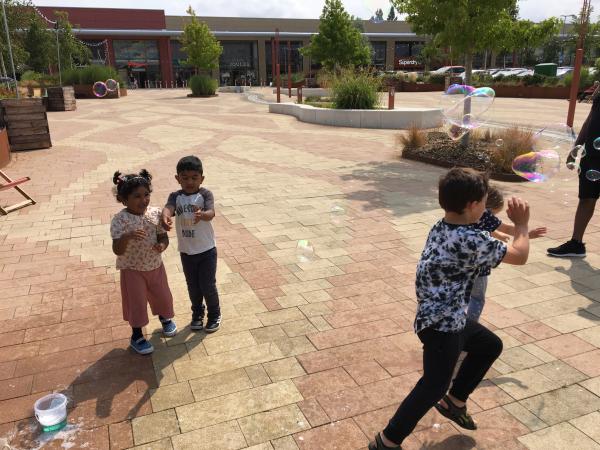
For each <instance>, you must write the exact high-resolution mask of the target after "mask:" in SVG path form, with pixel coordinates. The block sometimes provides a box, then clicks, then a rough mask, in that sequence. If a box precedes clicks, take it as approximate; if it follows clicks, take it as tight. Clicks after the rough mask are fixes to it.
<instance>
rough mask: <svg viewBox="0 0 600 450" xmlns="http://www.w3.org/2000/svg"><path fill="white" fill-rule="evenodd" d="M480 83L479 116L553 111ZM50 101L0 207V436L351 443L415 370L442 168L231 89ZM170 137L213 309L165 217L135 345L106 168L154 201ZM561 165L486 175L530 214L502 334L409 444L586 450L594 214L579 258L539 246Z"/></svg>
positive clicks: (503, 291)
mask: <svg viewBox="0 0 600 450" xmlns="http://www.w3.org/2000/svg"><path fill="white" fill-rule="evenodd" d="M419 95H420V94H416V96H417V97H418V96H419ZM417 97H412V99H415V98H417ZM402 98H403V99H405V100H406V101H409V97H402ZM418 98H421V97H418ZM432 99H433V97H432ZM500 100H501V101H499V102H498V103H497V105H496V107H495V108H496V110H495V112H494V114H496V115H497V116H496V120H498V121H501V120H504V121H508V120H509V119H510V120H511V121H513V120H514V121H516V120H518V121H519V123H522V124H524V123H528V122H529V123H532V124H537V123H538V122H542V121H546V122H549V123H553V122H558V121H559V120H560V119H561V118H562V117H561V116H559V115H558V112H560V111H563V109H565V110H566V103H565V102H564V101H558V100H557V101H548V100H543V101H532V100H519V99H516V100H508V99H500ZM396 101H397V102H398V99H397V100H396ZM535 102H538V103H535ZM587 108H589V106H587V105H581V106H580V107H579V110H578V116H577V117H578V122H579V123H581V121H582V120H583V118H584V117H585V115H586V112H587V110H588V109H587ZM504 118H509V119H504ZM49 119H50V126H51V131H52V139H53V143H54V147H53V148H52V149H50V150H41V151H34V152H22V153H18V154H17V155H16V158H15V159H14V160H13V162H12V163H11V165H10V166H9V167H8V168H7V169H6V172H7V173H8V174H9V175H11V176H15V177H18V176H25V175H27V176H30V177H31V178H32V182H30V183H29V184H28V185H27V186H26V189H27V190H28V191H29V192H30V194H32V195H33V196H34V198H36V200H38V202H39V203H38V204H37V205H36V206H33V207H29V208H27V209H25V210H21V211H20V212H18V213H13V214H11V215H9V216H7V217H0V292H2V295H1V296H0V318H2V319H3V321H2V324H3V327H2V330H1V334H0V448H2V445H4V446H5V448H7V449H31V448H86V449H109V448H110V449H125V448H132V447H133V448H140V449H157V450H158V449H161V450H162V449H176V450H177V449H209V448H210V449H240V448H252V449H253V450H259V449H260V450H267V449H269V450H273V449H276V450H284V449H303V450H304V449H327V450H329V449H341V450H351V449H364V448H365V447H366V446H367V443H368V440H369V439H370V438H371V437H372V436H373V433H374V432H375V431H377V430H379V429H381V428H382V427H383V426H384V425H385V423H386V422H387V420H388V419H389V417H390V416H391V414H392V413H393V411H394V410H395V408H396V407H397V404H398V403H399V402H400V401H401V400H402V399H403V398H404V396H405V395H406V393H407V392H408V390H409V389H410V388H411V387H412V385H413V384H414V382H415V381H416V380H417V379H418V377H419V371H420V369H421V358H420V355H421V353H420V346H419V342H418V339H417V338H416V336H415V335H414V333H413V332H412V331H411V325H412V320H413V317H414V310H415V294H414V271H415V265H416V261H417V258H418V256H419V253H420V251H421V249H422V246H423V243H424V240H425V237H426V234H427V232H428V230H429V228H430V226H431V224H432V223H434V222H435V221H436V220H437V219H438V218H439V217H440V214H441V211H440V210H439V209H438V207H437V201H436V181H437V178H438V177H439V175H440V174H441V173H442V170H441V169H437V168H433V167H429V166H426V165H423V164H418V163H414V162H405V161H402V160H399V159H398V153H399V149H398V148H397V146H396V143H395V137H396V136H395V135H396V132H394V131H391V130H385V131H376V130H360V129H341V128H338V129H336V128H328V127H320V126H315V125H310V124H304V123H299V122H297V121H296V120H295V119H293V118H291V117H287V116H278V115H269V114H268V112H266V106H265V105H261V104H254V103H250V102H248V101H247V100H245V99H244V97H243V96H241V95H238V94H221V95H220V96H219V97H217V98H211V99H189V98H186V97H185V94H184V93H183V92H182V91H172V90H161V91H152V92H142V91H138V92H131V93H130V95H129V96H128V97H125V98H122V99H120V100H105V101H98V100H83V101H78V110H77V111H74V112H60V113H58V112H57V113H50V114H49ZM190 153H194V154H197V155H199V156H200V157H201V158H202V160H203V162H204V167H205V175H206V182H205V183H206V186H207V187H208V188H209V189H211V190H212V191H213V192H214V194H215V198H216V202H217V217H216V219H215V221H214V226H215V229H216V233H217V237H218V250H219V271H218V283H219V289H220V293H221V299H222V300H221V301H222V310H223V314H224V321H223V326H222V329H221V331H219V332H218V333H216V334H214V335H210V336H207V335H205V334H204V333H193V332H191V331H190V330H189V328H188V327H187V325H188V322H189V319H190V311H189V300H188V298H187V291H186V287H185V280H184V277H183V273H182V269H181V264H180V261H179V258H178V255H177V252H176V246H175V245H174V243H175V238H174V236H173V237H172V241H171V242H172V245H171V247H170V248H169V249H168V250H167V252H166V253H165V265H166V267H167V272H168V275H169V280H170V284H171V288H172V290H173V293H174V296H175V309H176V321H177V323H178V325H179V328H180V332H179V334H178V335H177V336H176V337H174V338H168V339H165V338H163V337H162V335H161V334H160V332H159V330H160V325H159V323H158V321H157V320H156V319H153V320H152V322H151V323H150V325H149V326H148V327H147V329H146V332H147V333H148V334H151V336H152V337H151V339H152V342H153V344H154V346H155V348H156V351H155V353H154V354H153V355H152V356H150V357H143V356H138V355H134V354H132V353H131V351H129V350H128V349H127V345H128V338H129V334H130V329H129V327H128V325H127V324H126V323H125V322H123V320H122V316H121V306H120V292H119V287H118V273H117V272H116V271H115V269H114V260H115V257H114V255H113V254H112V251H111V240H110V235H109V223H110V219H111V216H112V214H114V213H115V212H117V211H118V210H119V204H118V203H117V202H116V201H115V199H114V197H113V195H112V193H111V189H112V183H111V181H110V180H111V178H112V174H113V172H114V171H115V170H117V169H119V170H121V171H131V170H136V171H137V170H139V169H141V168H147V169H148V170H149V171H150V172H151V173H152V174H153V175H154V193H153V200H152V204H154V205H162V204H163V203H164V201H165V200H166V196H167V194H168V192H170V191H171V190H173V189H175V188H176V187H177V185H176V184H175V180H174V179H173V175H174V172H175V164H176V162H177V160H178V159H179V158H180V157H181V156H184V155H186V154H190ZM561 177H562V176H561ZM561 177H559V178H557V179H556V182H554V183H552V184H542V185H532V184H523V183H517V184H507V183H500V184H502V187H503V189H504V190H505V192H506V193H507V194H516V195H520V196H523V197H525V198H526V199H527V200H529V202H530V203H531V205H532V208H533V222H534V225H542V224H544V225H547V226H548V227H549V230H550V232H549V237H548V238H544V239H539V240H536V241H534V242H533V245H532V252H531V256H530V262H529V263H528V264H527V265H526V266H523V267H509V266H505V267H501V268H499V269H496V270H495V271H494V273H493V274H492V276H491V279H490V281H491V282H490V286H489V288H488V300H487V303H486V307H485V310H484V314H483V319H484V320H485V322H486V323H487V325H489V326H490V327H491V328H492V329H494V330H496V332H497V333H498V334H499V335H500V336H501V337H502V339H503V341H504V344H505V350H504V353H503V354H502V356H501V358H500V360H499V361H497V363H496V364H495V366H494V368H493V369H492V370H491V371H490V373H489V374H488V376H487V380H485V381H484V382H483V383H482V384H481V386H480V387H479V388H478V389H477V391H476V392H475V393H474V395H473V396H472V398H471V401H470V404H469V408H470V410H471V411H472V412H473V413H475V414H474V415H475V420H476V421H477V422H478V424H479V427H480V428H479V430H478V431H476V432H465V430H459V429H457V428H456V427H454V426H453V425H452V424H450V423H449V422H448V421H447V420H446V419H444V418H442V417H441V416H439V415H438V414H437V413H436V412H430V413H429V414H428V415H427V416H426V417H425V418H424V419H423V420H422V421H421V423H420V424H419V426H418V428H417V430H416V431H415V433H414V434H413V435H412V436H411V437H410V438H409V439H408V440H407V441H406V442H405V445H404V448H405V449H409V450H414V449H471V448H476V449H503V450H513V449H532V450H538V449H540V450H542V449H543V450H547V449H584V450H585V449H600V431H599V430H600V426H599V425H600V412H599V410H600V276H599V271H600V254H599V251H600V240H599V239H598V237H599V236H600V221H598V219H594V220H593V221H592V223H591V225H590V227H589V230H588V233H587V242H588V253H589V255H588V257H587V258H586V259H585V260H579V261H568V260H559V259H551V258H548V257H547V256H546V255H545V248H547V247H548V246H550V245H553V244H555V243H557V242H560V241H563V240H564V239H565V237H568V236H570V232H571V226H572V217H573V213H574V207H575V203H576V189H575V187H576V185H575V182H574V180H572V179H570V180H569V179H561ZM562 178H568V176H564V177H562ZM10 200H11V198H10V196H9V195H7V194H4V193H3V194H2V197H0V201H2V202H9V201H10ZM299 241H308V245H307V247H310V248H311V249H312V251H311V250H306V249H304V250H302V249H300V250H301V251H299V249H298V248H297V245H298V242H299ZM51 391H63V392H65V393H66V394H67V395H68V396H69V398H70V404H69V408H70V409H69V425H68V426H67V428H66V429H65V430H63V431H62V432H60V433H58V434H55V435H40V432H39V430H38V429H37V427H36V421H35V419H32V415H33V411H32V405H33V403H34V401H35V400H36V399H37V398H39V397H41V396H43V395H44V394H46V393H48V392H51Z"/></svg>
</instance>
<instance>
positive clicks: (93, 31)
mask: <svg viewBox="0 0 600 450" xmlns="http://www.w3.org/2000/svg"><path fill="white" fill-rule="evenodd" d="M73 32H74V33H75V34H76V35H78V36H145V37H178V36H181V35H182V34H183V31H182V30H121V29H103V28H73ZM213 34H214V35H215V37H275V32H274V31H213ZM315 34H317V32H311V31H307V32H294V31H291V32H286V31H281V32H279V36H280V37H282V38H292V37H310V36H313V35H315ZM362 34H363V35H364V36H367V37H374V38H377V37H380V38H394V37H398V38H406V37H414V38H416V37H417V35H416V33H362Z"/></svg>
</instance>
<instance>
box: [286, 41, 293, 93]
mask: <svg viewBox="0 0 600 450" xmlns="http://www.w3.org/2000/svg"><path fill="white" fill-rule="evenodd" d="M287 50H288V51H287V73H288V97H289V98H292V61H291V60H292V43H291V42H290V41H288V48H287Z"/></svg>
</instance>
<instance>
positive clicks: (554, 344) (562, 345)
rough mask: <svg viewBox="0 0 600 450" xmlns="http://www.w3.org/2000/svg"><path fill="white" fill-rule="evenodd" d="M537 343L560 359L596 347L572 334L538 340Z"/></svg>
mask: <svg viewBox="0 0 600 450" xmlns="http://www.w3.org/2000/svg"><path fill="white" fill-rule="evenodd" d="M536 345H537V346H538V347H541V348H542V349H544V350H546V351H547V352H548V353H550V354H551V355H553V356H556V357H557V358H559V359H564V358H568V357H569V356H575V355H579V354H581V353H586V352H589V351H592V350H594V349H595V347H594V346H593V345H591V344H589V343H587V342H586V341H584V340H583V339H579V338H578V337H577V336H574V335H572V334H563V335H561V336H556V337H553V338H550V339H544V340H543V341H538V342H536Z"/></svg>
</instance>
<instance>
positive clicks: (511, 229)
mask: <svg viewBox="0 0 600 450" xmlns="http://www.w3.org/2000/svg"><path fill="white" fill-rule="evenodd" d="M498 231H501V232H502V233H506V234H508V235H510V236H514V235H515V226H514V225H509V224H506V223H504V222H503V223H502V224H501V225H500V226H499V227H498ZM547 232H548V229H547V228H546V227H537V228H534V229H533V230H531V231H529V239H536V238H539V237H542V236H545V235H546V233H547Z"/></svg>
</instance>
